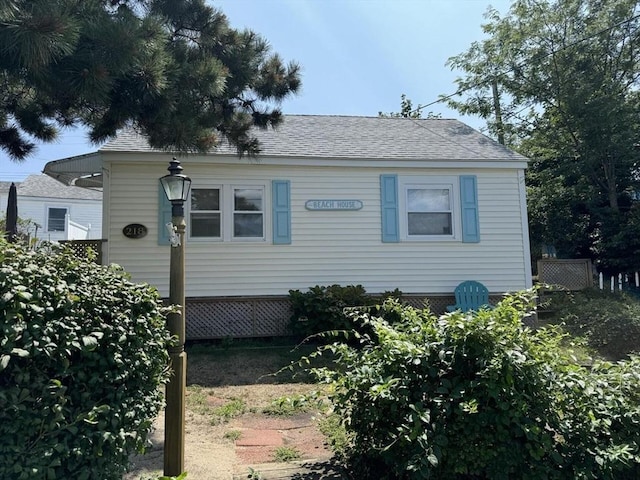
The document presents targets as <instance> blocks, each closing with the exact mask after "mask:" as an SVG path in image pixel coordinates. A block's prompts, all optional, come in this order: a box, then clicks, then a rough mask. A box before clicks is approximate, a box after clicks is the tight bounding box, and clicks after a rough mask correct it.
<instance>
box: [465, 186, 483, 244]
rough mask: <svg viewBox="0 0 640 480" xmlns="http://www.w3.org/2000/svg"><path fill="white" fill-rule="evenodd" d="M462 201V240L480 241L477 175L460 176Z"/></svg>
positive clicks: (466, 241) (467, 241) (469, 241)
mask: <svg viewBox="0 0 640 480" xmlns="http://www.w3.org/2000/svg"><path fill="white" fill-rule="evenodd" d="M460 203H461V215H462V241H463V242H465V243H478V242H480V221H479V216H478V186H477V178H476V176H475V175H461V176H460Z"/></svg>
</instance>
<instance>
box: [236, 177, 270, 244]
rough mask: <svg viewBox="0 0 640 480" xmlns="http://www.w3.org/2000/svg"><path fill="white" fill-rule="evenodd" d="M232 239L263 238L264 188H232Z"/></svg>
mask: <svg viewBox="0 0 640 480" xmlns="http://www.w3.org/2000/svg"><path fill="white" fill-rule="evenodd" d="M233 238H238V239H240V238H244V239H247V238H259V239H263V238H264V188H261V187H234V188H233Z"/></svg>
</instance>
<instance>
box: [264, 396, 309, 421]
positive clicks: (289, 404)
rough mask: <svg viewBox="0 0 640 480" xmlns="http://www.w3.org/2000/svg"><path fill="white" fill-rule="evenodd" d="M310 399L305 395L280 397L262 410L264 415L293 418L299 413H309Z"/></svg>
mask: <svg viewBox="0 0 640 480" xmlns="http://www.w3.org/2000/svg"><path fill="white" fill-rule="evenodd" d="M309 408H310V405H309V399H308V398H307V397H305V396H304V395H291V396H284V397H278V398H275V399H273V400H272V401H271V403H270V404H269V405H268V406H267V407H265V408H263V409H262V413H265V414H267V415H272V416H278V417H291V416H293V415H296V414H298V413H304V412H308V411H309Z"/></svg>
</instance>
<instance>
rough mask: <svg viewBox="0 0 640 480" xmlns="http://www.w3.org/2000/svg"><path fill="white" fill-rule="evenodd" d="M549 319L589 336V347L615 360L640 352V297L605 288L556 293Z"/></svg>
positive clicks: (587, 337) (574, 331)
mask: <svg viewBox="0 0 640 480" xmlns="http://www.w3.org/2000/svg"><path fill="white" fill-rule="evenodd" d="M547 308H549V309H550V310H551V311H552V312H553V317H552V318H551V319H550V320H549V321H550V322H552V323H554V324H559V325H562V326H563V328H564V329H565V330H567V331H568V332H569V333H571V334H572V335H577V336H582V337H585V338H586V340H587V342H588V344H589V346H590V347H591V348H593V349H595V350H596V351H597V352H598V353H599V354H600V355H602V356H604V357H605V358H609V359H612V360H620V359H623V358H625V357H626V356H627V355H628V354H629V353H632V352H636V353H640V300H639V299H638V298H637V297H636V296H633V295H628V294H625V293H619V292H618V293H612V292H607V291H602V290H595V289H592V290H585V291H581V292H554V293H552V294H551V295H550V302H549V306H548V307H547Z"/></svg>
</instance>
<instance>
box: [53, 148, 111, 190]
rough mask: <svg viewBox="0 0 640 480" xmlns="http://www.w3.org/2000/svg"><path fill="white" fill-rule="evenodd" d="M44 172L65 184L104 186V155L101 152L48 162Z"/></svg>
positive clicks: (86, 186)
mask: <svg viewBox="0 0 640 480" xmlns="http://www.w3.org/2000/svg"><path fill="white" fill-rule="evenodd" d="M43 173H44V174H45V175H48V176H50V177H51V178H55V179H56V180H58V181H59V182H61V183H63V184H65V185H69V186H71V185H75V186H77V187H84V188H100V187H102V155H100V153H99V152H94V153H87V154H84V155H78V156H75V157H69V158H63V159H61V160H54V161H51V162H47V163H46V164H45V166H44V169H43Z"/></svg>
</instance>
